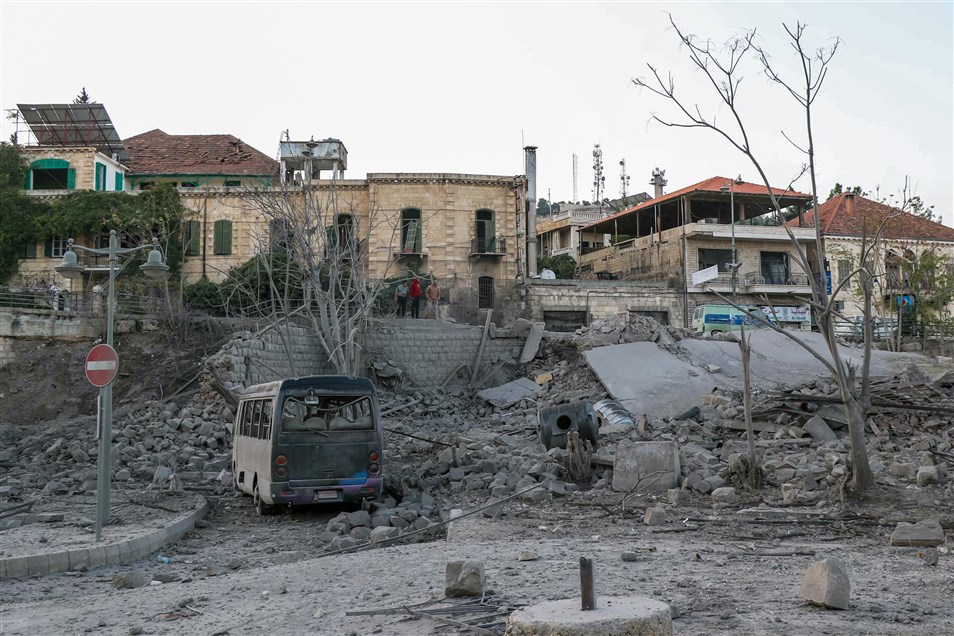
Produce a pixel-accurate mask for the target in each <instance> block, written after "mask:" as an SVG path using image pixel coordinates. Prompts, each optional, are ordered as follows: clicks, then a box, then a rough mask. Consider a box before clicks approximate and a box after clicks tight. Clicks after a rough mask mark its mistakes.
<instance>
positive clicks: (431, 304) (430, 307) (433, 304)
mask: <svg viewBox="0 0 954 636" xmlns="http://www.w3.org/2000/svg"><path fill="white" fill-rule="evenodd" d="M424 293H425V294H426V295H427V313H428V315H430V316H432V317H433V318H434V320H440V319H441V286H440V285H438V284H437V279H436V278H432V279H431V284H430V285H428V286H427V290H426V291H425V292H424Z"/></svg>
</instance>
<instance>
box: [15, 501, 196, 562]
mask: <svg viewBox="0 0 954 636" xmlns="http://www.w3.org/2000/svg"><path fill="white" fill-rule="evenodd" d="M200 499H201V501H200V503H199V505H198V506H197V507H196V508H195V509H194V510H192V511H191V512H189V514H188V515H186V516H185V517H181V518H176V519H173V521H172V523H170V524H169V525H167V526H165V527H163V528H159V529H158V530H153V531H152V532H150V533H149V534H146V535H142V536H139V537H133V538H131V539H127V540H125V541H117V542H115V543H109V544H105V545H94V546H91V547H89V548H80V549H73V550H62V551H59V552H48V553H44V554H29V555H25V556H16V557H8V558H6V559H0V580H7V579H15V578H20V577H23V576H42V575H44V574H53V573H55V572H65V571H67V570H70V569H76V568H78V567H80V566H86V567H89V568H95V567H99V566H101V565H118V564H120V563H127V562H129V561H135V560H136V559H140V558H142V557H144V556H146V555H147V554H150V553H152V552H155V551H156V550H158V549H159V548H161V547H162V546H163V545H165V544H167V543H171V542H172V541H175V540H177V539H178V538H179V537H181V536H182V535H184V534H185V533H186V532H188V531H189V530H191V529H192V528H194V527H195V524H196V522H197V521H199V520H200V519H202V518H203V517H205V515H206V514H207V513H208V512H209V502H208V501H207V500H206V499H205V497H201V498H200Z"/></svg>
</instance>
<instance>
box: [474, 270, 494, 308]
mask: <svg viewBox="0 0 954 636" xmlns="http://www.w3.org/2000/svg"><path fill="white" fill-rule="evenodd" d="M477 308H478V309H493V308H494V277H493V276H481V277H480V278H478V279H477Z"/></svg>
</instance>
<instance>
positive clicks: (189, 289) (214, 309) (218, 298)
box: [182, 278, 224, 316]
mask: <svg viewBox="0 0 954 636" xmlns="http://www.w3.org/2000/svg"><path fill="white" fill-rule="evenodd" d="M182 298H183V301H184V302H185V304H186V306H187V307H189V309H190V310H193V311H200V312H203V313H206V314H209V315H211V316H215V315H221V314H222V313H223V312H222V307H223V306H224V302H223V301H222V294H221V292H220V291H219V286H218V285H216V284H215V283H213V282H212V281H210V280H209V279H208V278H203V279H202V280H198V281H196V282H194V283H192V284H191V285H186V286H185V287H184V288H183V289H182Z"/></svg>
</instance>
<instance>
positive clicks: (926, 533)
mask: <svg viewBox="0 0 954 636" xmlns="http://www.w3.org/2000/svg"><path fill="white" fill-rule="evenodd" d="M943 544H944V528H942V527H941V524H940V522H938V520H937V519H925V520H924V521H919V522H918V523H906V522H904V521H902V522H901V523H899V524H898V526H897V527H896V528H895V529H894V532H892V533H891V545H897V546H927V547H934V546H939V545H943Z"/></svg>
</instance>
